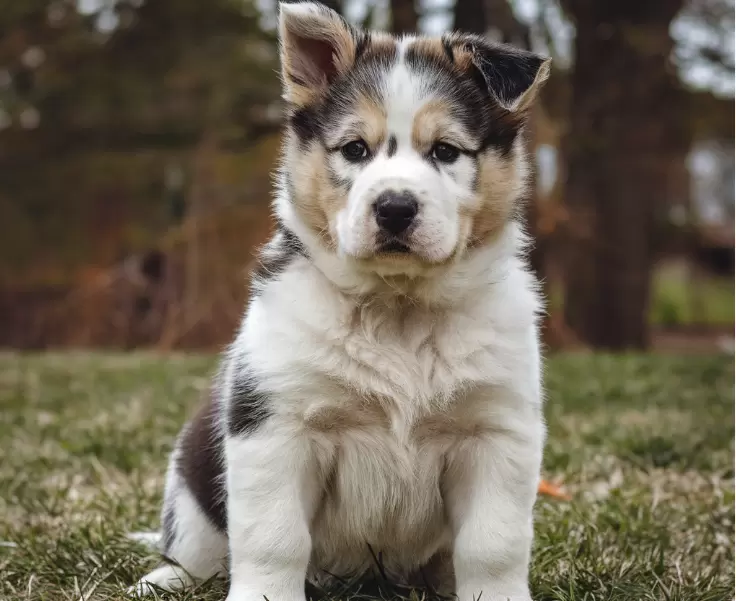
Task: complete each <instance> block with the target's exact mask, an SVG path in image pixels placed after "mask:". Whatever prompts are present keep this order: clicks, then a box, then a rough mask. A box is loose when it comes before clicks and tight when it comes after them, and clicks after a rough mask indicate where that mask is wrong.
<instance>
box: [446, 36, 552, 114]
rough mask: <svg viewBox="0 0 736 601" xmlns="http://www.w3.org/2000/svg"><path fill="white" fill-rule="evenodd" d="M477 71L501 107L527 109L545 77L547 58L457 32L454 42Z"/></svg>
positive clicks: (547, 73) (546, 76)
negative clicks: (457, 35) (460, 34)
mask: <svg viewBox="0 0 736 601" xmlns="http://www.w3.org/2000/svg"><path fill="white" fill-rule="evenodd" d="M454 45H457V46H460V48H459V53H460V54H461V55H465V56H464V58H465V61H466V64H467V62H469V63H470V64H472V66H473V67H474V68H475V69H476V70H477V72H478V73H480V75H481V77H482V78H483V80H484V81H485V83H486V86H487V87H488V91H489V92H490V93H491V95H492V96H493V97H494V98H495V99H496V100H497V101H498V103H499V104H500V105H501V106H502V107H503V108H505V109H507V110H509V111H513V112H517V111H518V112H522V111H525V110H527V109H528V108H529V107H530V106H531V105H532V103H533V102H534V99H535V98H536V96H537V94H538V93H539V90H540V89H541V87H542V85H543V84H544V82H545V81H546V80H547V78H548V77H549V72H550V64H551V62H552V60H551V59H549V58H545V57H543V56H539V55H538V54H534V53H533V52H528V51H526V50H521V49H519V48H515V47H513V46H508V45H506V44H493V43H491V42H488V41H486V40H484V39H482V38H480V37H477V36H459V37H458V38H456V40H455V44H454Z"/></svg>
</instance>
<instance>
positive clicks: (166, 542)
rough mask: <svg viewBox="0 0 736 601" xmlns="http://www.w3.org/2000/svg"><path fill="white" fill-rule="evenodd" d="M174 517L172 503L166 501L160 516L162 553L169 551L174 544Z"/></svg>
mask: <svg viewBox="0 0 736 601" xmlns="http://www.w3.org/2000/svg"><path fill="white" fill-rule="evenodd" d="M175 517H176V513H175V512H174V505H173V504H172V503H171V502H170V501H167V502H166V504H165V505H164V510H163V514H162V516H161V531H162V545H161V552H162V553H163V554H164V555H166V554H167V553H168V552H169V551H171V546H172V545H173V544H174V539H176V521H175Z"/></svg>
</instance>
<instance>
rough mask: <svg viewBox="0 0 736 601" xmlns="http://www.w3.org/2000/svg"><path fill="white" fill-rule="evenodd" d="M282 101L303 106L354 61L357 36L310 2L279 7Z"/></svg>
mask: <svg viewBox="0 0 736 601" xmlns="http://www.w3.org/2000/svg"><path fill="white" fill-rule="evenodd" d="M279 37H280V38H281V74H282V78H283V86H284V98H285V99H286V100H287V101H289V102H291V103H293V104H296V105H300V106H303V105H305V104H308V103H310V102H311V101H313V100H314V98H315V97H316V96H318V95H319V94H321V93H323V92H324V91H325V89H326V88H327V87H328V86H329V85H330V83H332V81H334V79H335V77H337V76H338V75H339V74H340V73H344V72H345V71H347V70H348V69H349V68H350V67H351V66H352V65H353V63H354V61H355V51H356V47H357V37H358V33H357V31H356V30H354V29H353V28H352V27H350V25H348V24H347V23H346V22H345V20H344V19H343V18H342V17H341V16H340V15H339V14H337V13H336V12H335V11H333V10H331V9H329V8H327V7H326V6H323V5H321V4H316V3H313V2H303V3H301V2H300V3H295V4H291V3H289V4H287V3H283V2H282V3H281V4H280V7H279Z"/></svg>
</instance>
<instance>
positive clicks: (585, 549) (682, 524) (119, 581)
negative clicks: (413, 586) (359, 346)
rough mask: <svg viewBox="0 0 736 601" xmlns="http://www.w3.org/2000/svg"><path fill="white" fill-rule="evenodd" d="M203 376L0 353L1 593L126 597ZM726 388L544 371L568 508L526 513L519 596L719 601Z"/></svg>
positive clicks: (685, 368) (677, 371) (729, 400)
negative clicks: (139, 535)
mask: <svg viewBox="0 0 736 601" xmlns="http://www.w3.org/2000/svg"><path fill="white" fill-rule="evenodd" d="M213 365H214V363H213V359H212V358H209V357H182V356H176V357H168V358H162V357H156V356H152V355H145V354H133V355H91V354H65V355H46V356H25V355H15V354H6V355H0V541H1V542H0V599H1V600H3V601H5V600H7V601H10V600H13V601H15V600H38V601H40V600H49V601H61V600H66V599H78V598H79V596H80V593H81V592H83V591H85V592H87V594H88V596H86V597H85V598H86V599H100V600H112V599H125V595H124V593H123V587H125V586H127V585H129V584H131V583H133V582H134V581H135V580H136V579H137V578H138V577H139V576H141V575H142V574H144V573H145V572H146V571H147V570H148V569H149V568H151V567H152V566H153V565H154V564H155V563H156V557H155V556H154V555H152V554H151V553H150V552H148V551H147V550H146V549H144V548H141V547H139V546H136V545H135V544H133V543H131V542H130V541H129V540H128V539H127V538H126V536H125V533H126V532H129V531H132V530H146V529H153V528H157V527H158V511H159V503H160V499H161V491H162V485H163V474H164V467H165V462H166V455H167V452H168V451H169V449H170V448H171V444H172V440H173V437H174V436H175V434H176V432H177V430H178V429H179V427H180V426H181V424H182V422H183V420H184V419H185V416H186V415H188V414H189V413H190V412H191V410H192V409H193V407H194V406H195V405H196V403H197V402H198V399H199V397H200V396H201V395H202V393H203V392H204V391H205V389H206V388H207V386H208V376H209V374H210V373H211V371H212V368H213ZM733 382H734V370H733V360H732V358H730V357H688V358H677V357H656V356H625V357H611V356H598V355H579V356H573V355H570V356H558V357H554V358H552V359H551V360H550V361H549V364H548V374H547V386H548V390H549V398H548V403H547V418H548V423H549V442H548V445H547V452H546V459H545V475H546V476H547V477H549V478H552V479H556V478H559V479H561V480H563V481H564V482H565V484H566V485H567V487H568V489H569V490H570V492H572V493H573V501H572V502H570V503H565V502H559V501H550V500H546V499H541V500H540V501H539V502H538V504H537V509H536V518H537V520H536V531H537V537H536V543H535V550H534V557H533V566H532V575H531V579H532V588H533V592H534V595H533V596H534V599H535V600H537V601H553V600H554V601H583V600H591V601H592V600H607V601H631V600H642V601H648V600H654V599H662V600H671V601H675V600H680V601H726V600H729V599H733V597H734V590H733V582H734V471H733V470H734V464H733V457H734V389H733ZM489 518H490V516H489ZM90 591H91V593H90ZM224 594H225V587H224V585H223V584H222V583H219V582H215V583H206V584H204V585H202V586H200V587H199V588H198V589H196V590H194V591H190V592H188V593H183V594H180V595H178V596H169V597H167V598H169V599H176V600H179V601H180V600H184V599H191V600H193V599H199V600H204V601H214V600H215V599H218V600H219V599H224ZM354 596H357V595H355V594H354ZM417 598H420V597H417Z"/></svg>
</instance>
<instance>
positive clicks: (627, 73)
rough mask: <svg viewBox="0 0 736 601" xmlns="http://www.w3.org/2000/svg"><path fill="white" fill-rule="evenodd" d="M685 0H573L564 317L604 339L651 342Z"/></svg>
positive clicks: (622, 343)
mask: <svg viewBox="0 0 736 601" xmlns="http://www.w3.org/2000/svg"><path fill="white" fill-rule="evenodd" d="M682 3H683V0H619V1H617V2H590V1H588V0H564V1H563V2H562V6H563V7H564V9H565V10H566V12H567V13H568V15H569V16H570V17H571V18H572V19H573V21H574V22H575V26H576V31H577V37H576V41H575V58H574V72H573V74H572V101H571V110H570V125H569V135H568V137H567V145H568V147H567V156H568V181H567V190H566V203H567V206H568V208H569V212H570V222H569V232H568V234H569V235H568V245H567V246H568V248H567V252H566V266H565V320H566V323H567V324H568V325H569V326H570V327H571V328H572V330H573V331H574V332H575V334H576V335H577V336H578V337H579V338H580V339H581V340H582V341H584V342H586V343H588V344H591V345H592V346H595V347H603V348H610V349H625V348H642V347H645V346H646V345H647V343H648V327H647V314H648V311H647V309H648V304H649V299H650V274H651V269H652V263H653V258H654V250H655V249H654V240H653V232H654V227H655V221H656V218H657V209H658V206H661V202H662V200H663V196H664V195H665V193H666V190H667V184H668V177H669V171H670V162H669V157H670V156H671V153H672V149H673V148H679V147H680V146H681V140H682V131H681V127H680V126H678V122H677V118H676V116H677V115H681V114H682V113H681V106H682V103H683V94H682V93H681V88H680V86H679V84H678V82H677V80H676V76H675V73H674V69H673V67H672V65H671V64H670V62H669V57H670V55H671V53H672V49H673V42H672V39H671V38H670V23H671V22H672V19H673V18H674V17H675V15H676V14H677V13H678V11H679V10H680V8H681V7H682Z"/></svg>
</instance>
